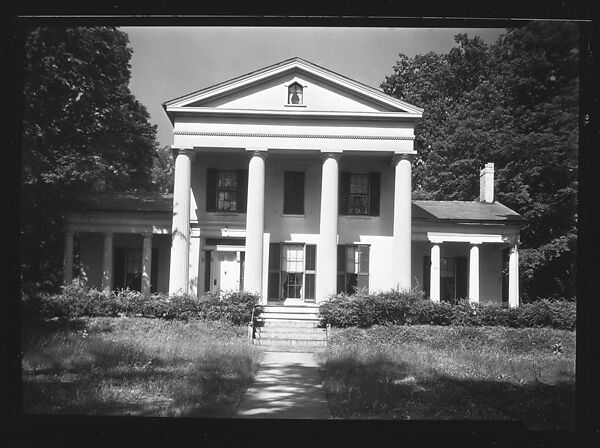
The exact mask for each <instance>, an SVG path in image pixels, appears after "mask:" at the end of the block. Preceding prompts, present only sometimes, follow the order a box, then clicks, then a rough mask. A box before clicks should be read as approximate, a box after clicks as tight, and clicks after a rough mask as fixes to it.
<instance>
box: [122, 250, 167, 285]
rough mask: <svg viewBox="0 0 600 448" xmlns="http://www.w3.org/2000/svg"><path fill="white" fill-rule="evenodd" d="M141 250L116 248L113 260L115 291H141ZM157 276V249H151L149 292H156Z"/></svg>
mask: <svg viewBox="0 0 600 448" xmlns="http://www.w3.org/2000/svg"><path fill="white" fill-rule="evenodd" d="M142 269H143V267H142V249H132V248H126V247H116V248H115V251H114V260H113V281H114V288H115V289H127V288H129V289H130V290H132V291H141V290H142ZM157 275H158V249H152V264H151V269H150V292H156V284H157Z"/></svg>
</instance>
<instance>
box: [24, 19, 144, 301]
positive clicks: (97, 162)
mask: <svg viewBox="0 0 600 448" xmlns="http://www.w3.org/2000/svg"><path fill="white" fill-rule="evenodd" d="M128 44H129V41H128V38H127V35H126V34H125V33H123V32H121V31H119V30H117V29H115V28H113V27H89V28H86V27H74V28H62V27H41V28H35V29H32V30H31V31H30V32H29V33H28V35H27V36H26V38H25V42H24V59H23V80H24V84H23V134H22V166H23V171H22V178H21V244H22V246H21V271H22V279H23V282H24V283H37V286H38V287H42V288H44V289H46V290H48V289H55V290H56V287H57V285H59V284H60V273H61V262H62V247H63V241H64V240H63V232H62V217H61V213H62V212H63V211H64V209H65V208H67V206H68V204H69V201H70V200H71V199H72V198H73V196H74V195H77V194H78V193H80V192H84V191H85V192H104V191H125V190H130V191H131V190H139V189H147V188H151V187H152V185H151V183H150V175H149V167H151V166H152V160H153V156H154V152H155V138H156V126H155V125H151V124H150V123H149V114H148V112H147V110H146V108H145V107H144V106H143V105H142V104H141V103H140V102H138V101H137V100H136V99H135V97H134V96H133V94H132V93H131V92H130V90H129V86H128V85H129V79H130V65H129V61H130V58H131V54H132V50H131V48H130V47H129V45H128Z"/></svg>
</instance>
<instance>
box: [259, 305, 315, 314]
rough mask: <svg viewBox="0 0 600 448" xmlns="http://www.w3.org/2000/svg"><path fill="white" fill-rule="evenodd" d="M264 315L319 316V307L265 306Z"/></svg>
mask: <svg viewBox="0 0 600 448" xmlns="http://www.w3.org/2000/svg"><path fill="white" fill-rule="evenodd" d="M264 313H276V314H279V313H284V314H285V313H293V314H319V307H318V306H264V307H263V312H262V314H264Z"/></svg>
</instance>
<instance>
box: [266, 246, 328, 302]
mask: <svg viewBox="0 0 600 448" xmlns="http://www.w3.org/2000/svg"><path fill="white" fill-rule="evenodd" d="M273 246H277V249H276V250H274V248H273ZM290 246H302V252H301V254H302V257H301V260H300V261H301V266H302V269H301V270H295V271H288V270H287V264H286V263H287V261H288V259H287V258H286V249H287V248H288V247H290ZM316 250H317V246H316V244H310V243H300V242H282V243H271V244H270V246H269V275H268V279H269V280H268V281H269V284H268V286H267V291H268V294H267V296H268V297H267V300H271V301H275V300H276V301H283V300H301V301H303V302H315V301H316V300H315V290H314V288H315V280H316V279H315V277H316ZM276 255H278V256H279V257H278V260H273V259H271V257H274V256H276ZM309 256H310V257H309ZM309 260H310V262H311V263H310V265H309ZM294 261H295V262H298V261H299V259H295V260H294ZM290 275H293V276H294V277H296V278H298V277H300V276H301V281H300V282H298V281H296V282H295V285H289V284H287V285H286V283H287V282H288V279H289V276H290ZM307 279H310V280H309V281H308V283H311V285H310V286H311V290H310V291H309V290H308V288H307ZM275 285H276V289H277V297H273V294H272V292H273V291H274V289H275ZM290 286H292V287H295V288H299V294H298V295H299V297H290V296H289V291H286V289H285V288H286V287H290Z"/></svg>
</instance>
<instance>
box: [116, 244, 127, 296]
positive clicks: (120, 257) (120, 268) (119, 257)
mask: <svg viewBox="0 0 600 448" xmlns="http://www.w3.org/2000/svg"><path fill="white" fill-rule="evenodd" d="M113 257H114V259H113V288H114V289H123V288H124V287H125V248H124V247H115V250H114V255H113Z"/></svg>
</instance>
